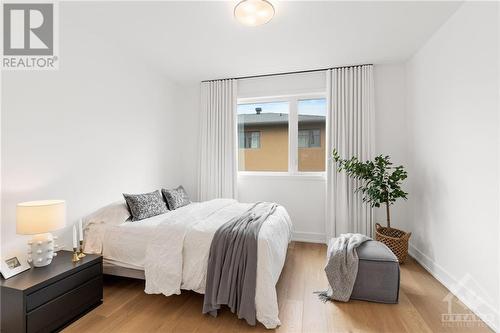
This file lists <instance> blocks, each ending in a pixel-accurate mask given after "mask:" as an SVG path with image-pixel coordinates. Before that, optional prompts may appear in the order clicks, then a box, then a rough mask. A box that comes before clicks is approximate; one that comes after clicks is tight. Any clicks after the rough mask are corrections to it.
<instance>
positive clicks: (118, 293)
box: [64, 242, 491, 333]
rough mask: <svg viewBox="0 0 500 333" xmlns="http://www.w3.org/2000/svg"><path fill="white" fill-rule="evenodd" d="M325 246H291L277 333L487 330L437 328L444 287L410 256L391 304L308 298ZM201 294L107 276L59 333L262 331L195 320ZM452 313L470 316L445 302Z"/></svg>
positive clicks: (229, 321) (230, 318)
mask: <svg viewBox="0 0 500 333" xmlns="http://www.w3.org/2000/svg"><path fill="white" fill-rule="evenodd" d="M325 253H326V246H324V245H320V244H309V243H298V242H293V243H291V244H290V246H289V250H288V256H287V260H286V263H285V267H284V269H283V272H282V274H281V278H280V281H279V283H278V286H277V290H278V299H279V306H280V319H281V322H282V326H281V327H279V328H278V329H277V330H276V331H277V332H398V333H399V332H491V330H490V329H489V328H488V327H487V326H486V325H484V324H483V323H482V322H481V323H475V324H474V325H473V326H472V327H463V326H462V327H460V326H457V325H455V326H452V327H445V326H443V324H442V322H441V314H445V313H447V311H448V304H447V303H446V302H445V301H443V298H444V297H445V296H446V295H447V294H448V290H447V289H446V288H445V287H443V286H442V285H441V284H440V283H439V282H438V281H437V280H436V279H434V278H433V277H432V276H431V275H429V273H427V272H426V271H425V270H424V269H423V268H422V267H421V266H420V265H419V264H417V263H416V262H415V261H414V260H413V259H410V260H409V261H408V262H407V263H406V264H404V265H402V266H401V290H400V294H399V304H396V305H394V304H377V303H370V302H362V301H350V302H348V303H339V302H335V303H332V302H328V303H323V302H321V301H319V300H318V298H317V296H316V295H315V294H313V292H314V291H318V290H324V289H325V287H326V286H327V281H326V277H325V273H324V271H323V266H324V263H325ZM202 304H203V296H202V295H199V294H196V293H194V292H188V291H185V292H183V293H182V295H178V296H170V297H165V296H162V295H147V294H145V293H144V281H140V280H133V279H126V278H117V277H110V276H107V277H106V278H105V287H104V303H103V304H102V305H101V306H99V307H98V308H96V309H94V310H93V311H91V312H89V313H88V314H87V315H85V316H84V317H82V318H81V319H80V320H78V321H77V322H75V323H73V324H72V325H71V326H69V327H67V328H66V329H65V330H64V332H68V333H69V332H78V333H82V332H92V333H98V332H217V333H223V332H269V330H266V329H265V328H264V327H263V326H262V325H260V324H259V326H256V327H251V326H248V325H247V324H246V322H245V321H243V320H238V319H237V318H236V316H235V315H234V314H232V313H231V312H230V311H229V310H227V309H226V310H224V311H221V313H220V314H219V316H218V317H217V318H212V317H210V316H206V315H202V314H201V308H202ZM452 308H453V311H455V312H457V313H470V311H468V310H467V309H464V306H463V305H462V304H461V303H460V302H459V301H458V300H457V299H456V298H453V307H452Z"/></svg>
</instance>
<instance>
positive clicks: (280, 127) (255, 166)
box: [237, 101, 289, 172]
mask: <svg viewBox="0 0 500 333" xmlns="http://www.w3.org/2000/svg"><path fill="white" fill-rule="evenodd" d="M288 108H289V104H288V102H287V101H270V102H261V103H243V104H239V105H238V110H237V112H238V140H239V150H238V170H239V171H281V172H283V171H288Z"/></svg>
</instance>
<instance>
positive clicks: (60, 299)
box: [0, 251, 102, 333]
mask: <svg viewBox="0 0 500 333" xmlns="http://www.w3.org/2000/svg"><path fill="white" fill-rule="evenodd" d="M72 256H73V253H72V252H70V251H59V252H58V253H57V257H55V258H54V259H53V260H52V263H51V264H50V265H48V266H45V267H37V268H31V269H29V270H27V271H25V272H23V273H21V274H19V275H16V276H14V277H11V278H10V279H8V280H4V279H1V280H0V286H1V289H0V293H1V310H0V314H1V322H2V324H1V331H2V333H10V332H13V333H17V332H52V331H57V330H59V329H61V328H63V327H65V326H66V325H68V324H69V323H71V322H73V321H75V320H76V319H78V318H79V317H80V316H82V315H84V314H85V313H87V312H88V311H90V310H91V309H93V308H95V307H96V306H98V305H100V304H101V303H102V257H101V256H97V255H87V256H86V257H84V258H82V259H81V260H80V261H78V262H77V263H73V262H71V258H72Z"/></svg>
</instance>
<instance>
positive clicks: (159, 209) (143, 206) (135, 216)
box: [123, 191, 168, 221]
mask: <svg viewBox="0 0 500 333" xmlns="http://www.w3.org/2000/svg"><path fill="white" fill-rule="evenodd" d="M123 197H124V198H125V201H126V202H127V205H128V208H129V209H130V213H131V214H132V221H140V220H143V219H146V218H148V217H151V216H156V215H160V214H165V213H166V212H168V208H167V205H165V201H163V198H162V197H161V194H160V191H154V192H151V193H144V194H126V193H123Z"/></svg>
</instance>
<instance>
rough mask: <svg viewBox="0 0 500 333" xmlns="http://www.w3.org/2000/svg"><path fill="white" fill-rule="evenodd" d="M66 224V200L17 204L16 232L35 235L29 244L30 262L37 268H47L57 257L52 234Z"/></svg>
mask: <svg viewBox="0 0 500 333" xmlns="http://www.w3.org/2000/svg"><path fill="white" fill-rule="evenodd" d="M65 224H66V202H65V201H64V200H43V201H30V202H22V203H19V204H17V208H16V230H17V233H18V234H21V235H33V238H32V239H31V240H30V241H29V242H28V245H29V246H30V250H28V261H30V262H32V263H33V266H35V267H42V266H47V265H48V264H50V263H51V262H52V258H53V257H55V256H56V255H57V253H56V252H54V249H57V245H55V244H54V240H55V239H56V238H55V237H53V236H52V234H51V233H50V232H51V231H53V230H57V229H61V228H63V227H64V226H65Z"/></svg>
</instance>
